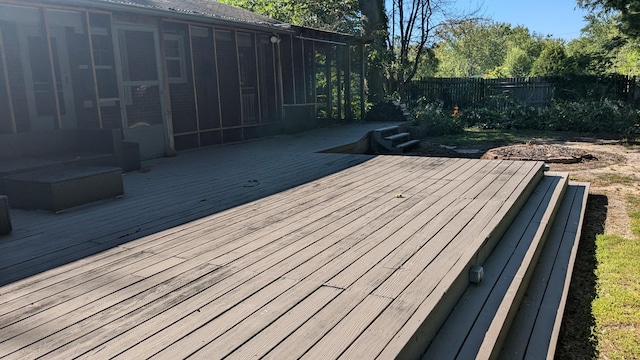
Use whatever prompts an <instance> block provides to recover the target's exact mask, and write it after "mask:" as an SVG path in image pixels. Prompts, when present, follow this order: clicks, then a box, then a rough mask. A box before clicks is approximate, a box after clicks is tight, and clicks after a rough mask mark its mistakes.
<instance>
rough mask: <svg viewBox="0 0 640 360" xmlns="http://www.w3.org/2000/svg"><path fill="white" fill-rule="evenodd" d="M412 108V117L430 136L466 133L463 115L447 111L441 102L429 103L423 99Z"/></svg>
mask: <svg viewBox="0 0 640 360" xmlns="http://www.w3.org/2000/svg"><path fill="white" fill-rule="evenodd" d="M411 108H412V116H413V118H414V119H415V121H416V123H417V124H418V126H420V128H421V129H424V130H425V132H426V133H427V134H429V135H430V136H441V135H452V134H460V133H462V132H464V124H463V123H462V115H461V113H459V112H453V111H452V112H448V111H445V110H444V109H443V104H442V103H441V102H438V101H432V102H428V101H426V100H425V99H424V98H422V99H419V100H418V101H416V102H415V103H414V104H413V105H412V107H411Z"/></svg>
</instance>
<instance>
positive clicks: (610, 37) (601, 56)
mask: <svg viewBox="0 0 640 360" xmlns="http://www.w3.org/2000/svg"><path fill="white" fill-rule="evenodd" d="M585 19H586V20H587V25H586V26H585V27H584V28H583V29H582V35H581V36H580V37H579V38H578V39H575V40H572V41H571V42H570V43H569V44H568V45H567V55H568V57H569V66H570V68H569V70H570V71H571V72H572V73H575V74H586V75H605V74H612V73H616V72H617V70H616V62H617V60H616V59H617V57H618V54H619V53H620V51H621V49H622V48H623V47H624V46H626V44H628V42H629V40H628V37H627V36H626V35H624V34H623V33H622V32H621V31H620V28H619V16H618V15H614V14H608V13H599V14H590V15H587V16H586V17H585Z"/></svg>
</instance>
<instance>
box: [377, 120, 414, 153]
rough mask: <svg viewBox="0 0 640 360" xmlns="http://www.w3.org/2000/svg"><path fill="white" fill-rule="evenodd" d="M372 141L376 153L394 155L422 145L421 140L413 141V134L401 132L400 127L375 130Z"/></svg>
mask: <svg viewBox="0 0 640 360" xmlns="http://www.w3.org/2000/svg"><path fill="white" fill-rule="evenodd" d="M371 140H372V147H373V149H374V151H379V150H382V151H383V152H384V151H387V152H390V153H393V154H401V153H403V152H405V150H407V149H409V148H411V147H413V146H416V145H418V144H419V143H420V140H417V139H411V133H410V132H407V131H404V130H401V128H400V127H399V126H387V127H383V128H378V129H374V130H373V131H372V136H371Z"/></svg>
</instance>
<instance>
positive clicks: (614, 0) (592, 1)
mask: <svg viewBox="0 0 640 360" xmlns="http://www.w3.org/2000/svg"><path fill="white" fill-rule="evenodd" d="M578 6H580V7H582V8H584V9H589V10H591V11H592V12H600V11H605V12H606V11H615V12H619V13H620V29H621V30H622V32H624V33H625V34H627V35H628V36H631V37H633V38H640V0H578Z"/></svg>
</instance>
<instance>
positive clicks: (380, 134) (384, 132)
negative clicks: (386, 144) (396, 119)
mask: <svg viewBox="0 0 640 360" xmlns="http://www.w3.org/2000/svg"><path fill="white" fill-rule="evenodd" d="M399 131H400V127H399V126H397V125H391V126H386V127H382V128H378V129H374V130H373V137H374V139H377V140H380V139H384V138H385V137H387V136H391V135H393V134H397V133H398V132H399Z"/></svg>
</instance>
